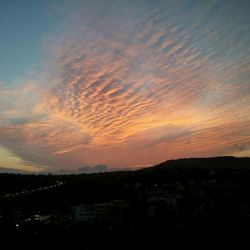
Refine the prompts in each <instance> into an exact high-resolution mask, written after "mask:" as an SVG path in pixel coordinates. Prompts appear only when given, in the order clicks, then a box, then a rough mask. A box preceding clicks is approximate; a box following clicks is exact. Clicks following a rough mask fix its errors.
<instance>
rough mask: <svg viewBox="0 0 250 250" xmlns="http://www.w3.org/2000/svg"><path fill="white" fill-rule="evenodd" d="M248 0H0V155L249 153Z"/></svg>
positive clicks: (37, 160)
mask: <svg viewBox="0 0 250 250" xmlns="http://www.w3.org/2000/svg"><path fill="white" fill-rule="evenodd" d="M249 13H250V2H249V1H248V0H238V1H235V0H227V1H225V0H158V1H151V0H126V1H123V0H82V1H80V0H69V1H65V0H52V1H51V0H43V1H40V0H23V1H19V0H12V1H7V0H2V1H1V3H0V30H1V34H0V55H1V58H0V167H2V168H6V167H7V168H13V169H20V170H23V171H31V172H48V171H58V170H60V169H69V170H77V169H79V168H86V167H89V166H90V167H92V166H98V165H100V164H105V166H106V165H107V166H108V167H109V168H110V169H117V168H118V169H119V168H138V167H146V166H150V165H154V164H157V163H160V162H162V161H165V160H168V159H176V158H183V157H209V156H218V155H234V156H250V105H249V104H250V57H249V55H250V15H249Z"/></svg>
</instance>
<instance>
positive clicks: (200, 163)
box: [139, 156, 250, 171]
mask: <svg viewBox="0 0 250 250" xmlns="http://www.w3.org/2000/svg"><path fill="white" fill-rule="evenodd" d="M171 168H180V169H187V168H204V169H250V158H249V157H242V158H237V157H234V156H220V157H211V158H183V159H177V160H168V161H165V162H162V163H160V164H158V165H155V166H153V167H150V168H147V169H142V170H139V171H155V170H164V169H171Z"/></svg>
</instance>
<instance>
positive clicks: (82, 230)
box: [0, 157, 250, 249]
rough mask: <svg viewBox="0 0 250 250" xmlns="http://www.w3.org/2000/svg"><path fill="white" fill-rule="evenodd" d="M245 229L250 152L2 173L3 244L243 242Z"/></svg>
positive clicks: (207, 245) (249, 224)
mask: <svg viewBox="0 0 250 250" xmlns="http://www.w3.org/2000/svg"><path fill="white" fill-rule="evenodd" d="M249 232H250V158H234V157H218V158H207V159H182V160H173V161H168V162H164V163H162V164H160V165H158V166H155V167H152V168H148V169H143V170H138V171H127V172H109V173H100V174H81V175H68V176H55V175H46V176H42V175H41V176H35V175H13V174H2V175H0V238H1V244H2V246H3V245H4V244H7V245H8V246H9V247H10V246H11V245H14V244H15V245H18V246H19V247H23V246H25V249H29V248H30V249H40V248H41V249H44V248H51V247H53V248H54V249H99V248H104V249H143V248H147V249H148V248H151V249H180V248H182V249H214V248H221V249H225V248H227V247H233V248H235V249H241V248H246V249H248V248H249V247H250V242H249V237H248V236H249ZM6 249H7V248H6Z"/></svg>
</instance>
